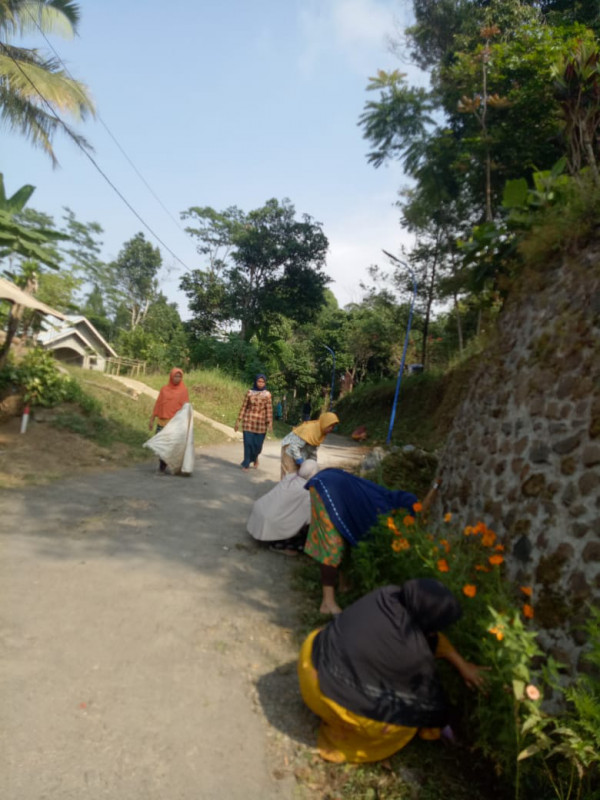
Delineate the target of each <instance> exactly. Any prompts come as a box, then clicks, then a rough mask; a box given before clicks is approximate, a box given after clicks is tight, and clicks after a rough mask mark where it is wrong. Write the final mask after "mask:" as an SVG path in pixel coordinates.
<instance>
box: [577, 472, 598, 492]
mask: <svg viewBox="0 0 600 800" xmlns="http://www.w3.org/2000/svg"><path fill="white" fill-rule="evenodd" d="M577 483H578V486H579V491H580V492H581V494H582V495H583V496H584V497H585V495H588V494H590V493H591V492H593V491H594V489H595V488H596V487H597V486H598V484H600V474H598V472H597V471H596V472H593V471H592V470H588V472H584V473H583V475H581V476H580V478H579V480H578V482H577Z"/></svg>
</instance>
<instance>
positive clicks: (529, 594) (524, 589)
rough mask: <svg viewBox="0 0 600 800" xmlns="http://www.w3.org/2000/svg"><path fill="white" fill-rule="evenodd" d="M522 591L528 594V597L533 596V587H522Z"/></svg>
mask: <svg viewBox="0 0 600 800" xmlns="http://www.w3.org/2000/svg"><path fill="white" fill-rule="evenodd" d="M521 591H522V592H523V594H526V595H527V597H531V595H532V594H533V592H532V589H531V586H521Z"/></svg>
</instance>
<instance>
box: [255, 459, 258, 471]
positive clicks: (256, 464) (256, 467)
mask: <svg viewBox="0 0 600 800" xmlns="http://www.w3.org/2000/svg"><path fill="white" fill-rule="evenodd" d="M254 469H258V458H257V459H256V461H255V462H254Z"/></svg>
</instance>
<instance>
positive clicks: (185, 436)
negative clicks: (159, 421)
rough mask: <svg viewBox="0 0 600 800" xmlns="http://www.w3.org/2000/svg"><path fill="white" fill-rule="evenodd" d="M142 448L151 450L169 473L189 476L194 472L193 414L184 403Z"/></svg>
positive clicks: (190, 407)
mask: <svg viewBox="0 0 600 800" xmlns="http://www.w3.org/2000/svg"><path fill="white" fill-rule="evenodd" d="M143 446H144V447H147V448H148V449H149V450H152V452H153V453H156V455H157V456H158V457H159V458H161V459H162V460H163V461H164V462H165V463H166V464H167V465H168V466H169V468H170V469H171V472H174V473H175V474H177V473H180V472H181V473H182V474H183V475H191V474H192V472H193V471H194V412H193V409H192V406H191V404H190V403H186V404H185V405H184V406H183V407H182V408H180V409H179V411H178V412H177V413H176V414H175V416H174V417H172V418H171V419H170V420H169V421H168V422H167V424H166V425H165V427H164V428H163V429H162V431H159V432H158V433H157V434H155V435H154V436H153V437H152V438H151V439H148V441H147V442H144V445H143Z"/></svg>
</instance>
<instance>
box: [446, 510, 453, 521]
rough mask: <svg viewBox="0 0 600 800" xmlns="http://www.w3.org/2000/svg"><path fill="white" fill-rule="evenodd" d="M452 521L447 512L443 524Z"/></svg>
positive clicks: (450, 515)
mask: <svg viewBox="0 0 600 800" xmlns="http://www.w3.org/2000/svg"><path fill="white" fill-rule="evenodd" d="M451 519H452V514H451V513H450V512H449V511H448V513H447V514H444V522H450V521H451Z"/></svg>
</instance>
